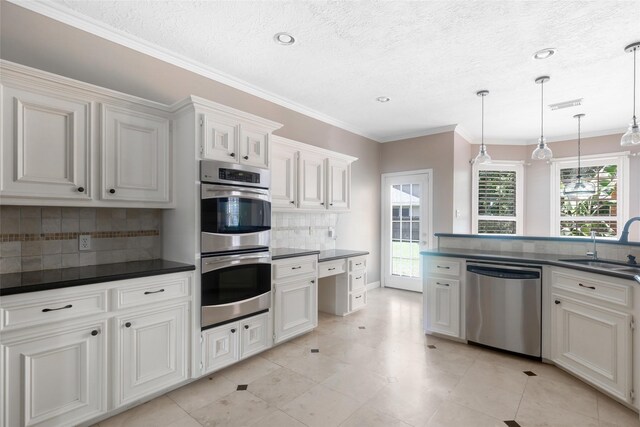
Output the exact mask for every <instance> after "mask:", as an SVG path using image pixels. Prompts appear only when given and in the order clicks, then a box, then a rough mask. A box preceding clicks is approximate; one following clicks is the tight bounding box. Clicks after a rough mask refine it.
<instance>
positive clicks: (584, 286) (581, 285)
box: [578, 283, 596, 290]
mask: <svg viewBox="0 0 640 427" xmlns="http://www.w3.org/2000/svg"><path fill="white" fill-rule="evenodd" d="M578 286H580V287H581V288H588V289H593V290H595V289H596V287H595V286H587V285H583V284H582V283H578Z"/></svg>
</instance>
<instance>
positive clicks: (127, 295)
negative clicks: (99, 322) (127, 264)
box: [113, 276, 189, 310]
mask: <svg viewBox="0 0 640 427" xmlns="http://www.w3.org/2000/svg"><path fill="white" fill-rule="evenodd" d="M113 292H114V294H115V295H114V301H115V309H116V310H121V309H123V308H129V307H136V306H139V305H144V304H153V303H157V302H162V301H167V300H170V299H174V298H180V297H186V296H188V295H189V278H188V277H180V278H172V279H168V280H167V279H165V280H162V279H158V276H156V278H155V280H150V281H149V282H147V283H144V284H141V285H136V286H123V287H120V288H118V289H114V291H113Z"/></svg>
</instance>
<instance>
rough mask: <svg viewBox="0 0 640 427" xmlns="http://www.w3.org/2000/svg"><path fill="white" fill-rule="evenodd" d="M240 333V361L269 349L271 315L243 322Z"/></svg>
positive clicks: (255, 317) (262, 315) (264, 314)
mask: <svg viewBox="0 0 640 427" xmlns="http://www.w3.org/2000/svg"><path fill="white" fill-rule="evenodd" d="M240 333H241V334H242V341H241V343H240V359H244V358H245V357H249V356H251V355H253V354H256V353H259V352H261V351H262V350H266V349H267V348H269V347H270V345H269V342H270V340H269V313H262V314H260V315H258V316H254V317H251V318H249V319H244V320H242V321H241V322H240Z"/></svg>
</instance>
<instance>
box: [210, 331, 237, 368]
mask: <svg viewBox="0 0 640 427" xmlns="http://www.w3.org/2000/svg"><path fill="white" fill-rule="evenodd" d="M239 329H240V325H239V324H238V322H235V323H229V324H226V325H222V326H218V327H217V328H212V329H207V330H205V331H202V367H203V370H204V372H203V374H207V373H209V372H213V371H216V370H218V369H221V368H224V367H225V366H228V365H231V364H232V363H234V362H237V361H238V360H239V359H240V353H239V347H240V346H239V342H238V336H239V335H240V332H239Z"/></svg>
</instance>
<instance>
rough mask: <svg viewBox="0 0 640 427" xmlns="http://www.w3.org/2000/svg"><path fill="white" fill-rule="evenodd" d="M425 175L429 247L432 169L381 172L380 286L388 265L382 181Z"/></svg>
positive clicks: (431, 227) (431, 220) (431, 225)
mask: <svg viewBox="0 0 640 427" xmlns="http://www.w3.org/2000/svg"><path fill="white" fill-rule="evenodd" d="M420 174H425V175H427V179H428V185H427V191H428V195H427V203H428V204H429V207H428V212H427V220H426V223H427V239H426V240H427V246H428V247H429V248H432V247H433V169H417V170H412V171H402V172H389V173H383V174H381V175H380V287H382V288H385V287H386V283H385V280H386V277H387V270H388V268H389V267H388V265H387V263H386V261H385V260H386V258H387V256H386V255H387V253H386V250H385V241H384V238H385V233H384V228H385V194H384V190H385V185H384V181H385V179H386V178H392V177H401V176H407V175H420ZM420 266H421V267H420V268H421V269H422V263H420Z"/></svg>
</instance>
